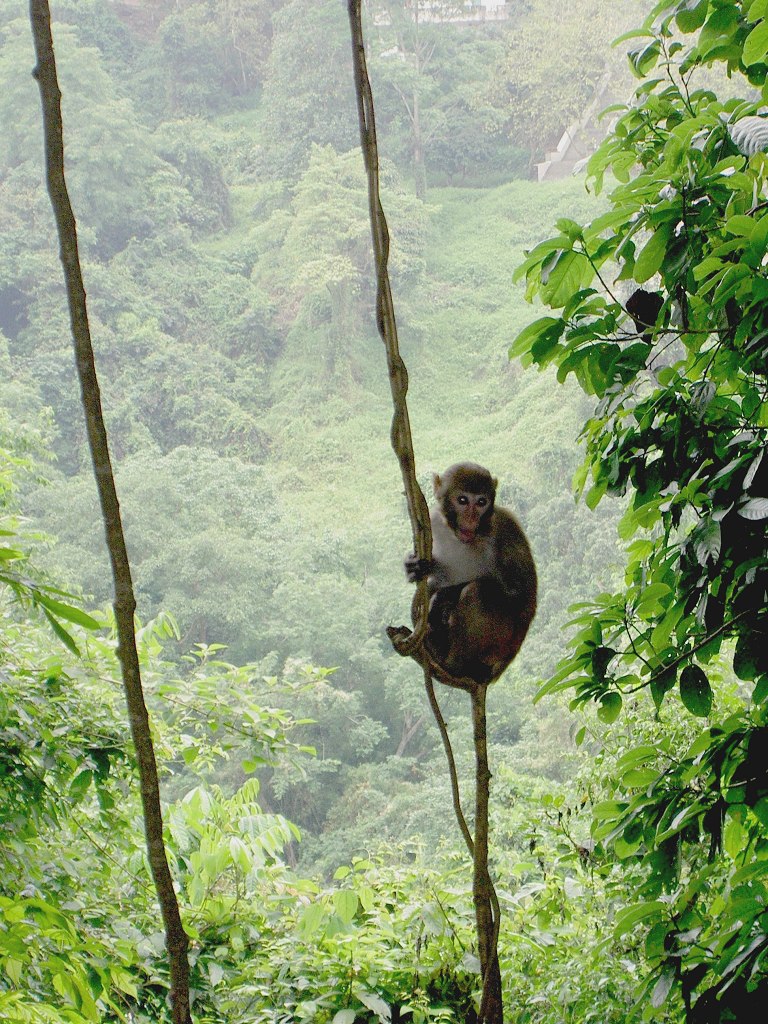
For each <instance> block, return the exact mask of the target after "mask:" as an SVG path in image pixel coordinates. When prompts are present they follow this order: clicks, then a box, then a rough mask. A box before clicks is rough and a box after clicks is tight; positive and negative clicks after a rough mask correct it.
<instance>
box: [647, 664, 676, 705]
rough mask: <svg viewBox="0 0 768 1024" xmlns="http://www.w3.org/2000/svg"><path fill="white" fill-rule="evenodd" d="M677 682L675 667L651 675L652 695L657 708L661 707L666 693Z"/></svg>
mask: <svg viewBox="0 0 768 1024" xmlns="http://www.w3.org/2000/svg"><path fill="white" fill-rule="evenodd" d="M676 682H677V674H676V672H675V670H674V669H667V670H666V671H663V672H660V673H659V674H658V675H654V676H652V677H651V697H653V703H654V704H655V705H656V707H657V709H658V708H660V707H661V702H662V701H663V700H664V695H665V694H667V693H669V691H670V690H671V689H672V688H673V687H674V685H675V683H676Z"/></svg>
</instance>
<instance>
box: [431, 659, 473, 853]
mask: <svg viewBox="0 0 768 1024" xmlns="http://www.w3.org/2000/svg"><path fill="white" fill-rule="evenodd" d="M424 685H425V686H426V688H427V697H428V698H429V703H430V707H431V708H432V714H433V715H434V716H435V721H436V722H437V727H438V729H439V730H440V736H441V737H442V740H443V746H444V747H445V756H446V758H447V760H448V772H449V774H450V777H451V793H452V796H453V809H454V811H455V812H456V820H457V821H458V823H459V828H460V829H461V834H462V835H463V836H464V842H465V843H466V844H467V849H468V850H469V855H470V857H474V856H475V844H474V841H473V839H472V833H471V832H470V831H469V828H468V826H467V820H466V818H465V817H464V812H463V811H462V809H461V793H460V792H459V774H458V772H457V771H456V760H455V758H454V756H453V748H452V747H451V740H450V737H449V736H448V727H447V725H446V724H445V719H444V718H443V713H442V711H441V710H440V705H439V704H438V703H437V697H436V695H435V686H434V683H433V682H432V675H431V673H430V671H429V669H428V668H425V669H424Z"/></svg>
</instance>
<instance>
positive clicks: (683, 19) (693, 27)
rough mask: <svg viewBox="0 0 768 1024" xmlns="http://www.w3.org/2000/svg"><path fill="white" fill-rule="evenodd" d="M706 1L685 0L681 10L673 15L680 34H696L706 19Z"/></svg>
mask: <svg viewBox="0 0 768 1024" xmlns="http://www.w3.org/2000/svg"><path fill="white" fill-rule="evenodd" d="M707 5H708V2H707V0H687V3H686V4H685V5H684V7H683V9H682V10H679V11H678V12H677V14H676V15H675V20H676V21H677V24H678V26H679V28H680V31H681V32H685V33H690V32H696V31H697V29H700V28H701V26H702V25H703V24H704V21H705V19H706V17H707Z"/></svg>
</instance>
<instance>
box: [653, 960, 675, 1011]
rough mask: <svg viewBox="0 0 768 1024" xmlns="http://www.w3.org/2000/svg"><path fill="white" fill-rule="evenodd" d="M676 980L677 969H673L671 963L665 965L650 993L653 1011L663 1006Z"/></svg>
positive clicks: (673, 966) (673, 965)
mask: <svg viewBox="0 0 768 1024" xmlns="http://www.w3.org/2000/svg"><path fill="white" fill-rule="evenodd" d="M676 978H677V968H676V967H675V964H674V963H673V962H669V963H667V965H666V966H665V967H664V969H663V970H662V972H661V974H660V975H659V980H658V981H657V982H656V984H655V985H654V987H653V992H652V993H651V1006H653V1007H654V1009H656V1010H658V1008H659V1007H660V1006H663V1005H664V1003H665V1002H666V1001H667V996H668V995H669V993H670V991H671V989H672V986H673V985H674V983H675V979H676Z"/></svg>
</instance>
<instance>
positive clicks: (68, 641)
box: [43, 608, 80, 658]
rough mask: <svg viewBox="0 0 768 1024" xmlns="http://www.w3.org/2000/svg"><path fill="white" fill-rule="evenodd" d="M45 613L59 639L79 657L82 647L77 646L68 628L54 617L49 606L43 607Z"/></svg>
mask: <svg viewBox="0 0 768 1024" xmlns="http://www.w3.org/2000/svg"><path fill="white" fill-rule="evenodd" d="M43 614H44V615H45V617H46V619H48V622H49V623H50V624H51V629H52V630H53V632H54V633H55V634H56V636H57V637H58V638H59V640H61V642H62V643H63V644H64V646H65V647H66V648H67V649H68V650H70V651H71V652H72V653H73V654H74V655H76V656H77V657H78V658H79V657H80V648H79V647H78V646H77V644H76V643H75V641H74V639H73V638H72V637H71V636H70V635H69V633H68V632H67V631H66V629H64V627H63V626H62V624H61V623H60V622H59V621H58V620H57V619H54V617H53V616H52V615H51V613H50V612H49V611H48V609H47V608H43Z"/></svg>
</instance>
